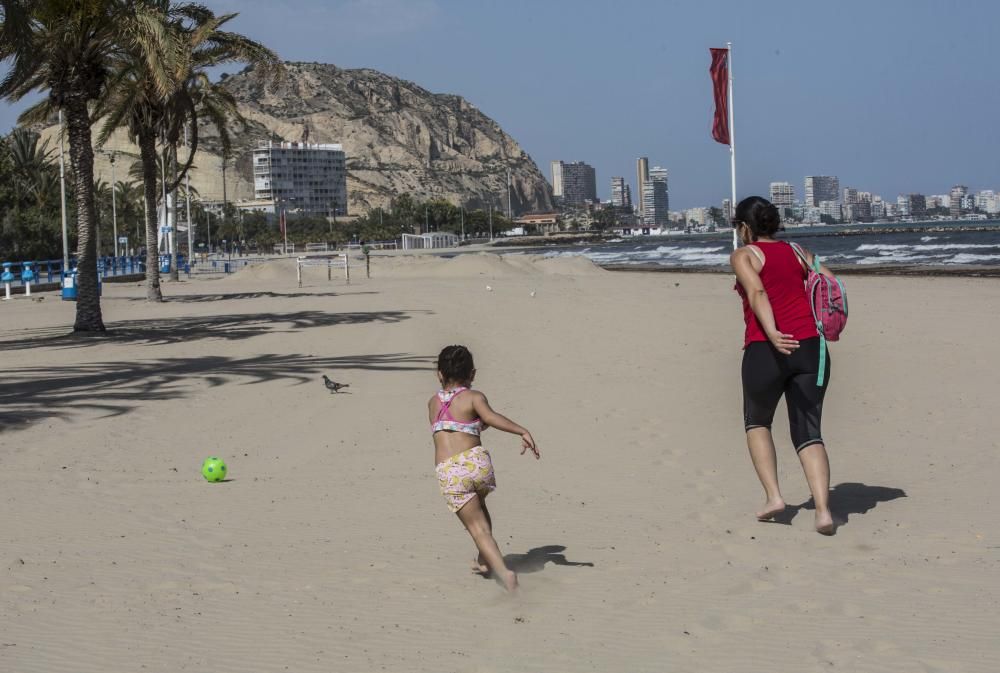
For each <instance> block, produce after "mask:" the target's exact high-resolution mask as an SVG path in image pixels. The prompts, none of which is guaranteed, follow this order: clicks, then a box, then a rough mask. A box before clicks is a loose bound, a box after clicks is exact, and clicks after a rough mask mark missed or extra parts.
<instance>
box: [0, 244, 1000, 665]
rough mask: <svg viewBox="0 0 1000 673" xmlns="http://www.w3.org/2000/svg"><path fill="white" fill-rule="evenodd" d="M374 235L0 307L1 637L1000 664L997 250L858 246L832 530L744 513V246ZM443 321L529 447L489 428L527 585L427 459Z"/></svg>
mask: <svg viewBox="0 0 1000 673" xmlns="http://www.w3.org/2000/svg"><path fill="white" fill-rule="evenodd" d="M396 257H398V256H393V258H392V259H388V258H376V259H375V260H374V263H373V278H372V279H370V280H369V279H365V278H363V273H355V274H354V282H353V283H352V284H351V285H350V286H346V285H345V284H344V282H343V281H342V280H340V279H337V280H334V281H333V282H328V281H327V280H326V271H325V269H316V268H310V269H307V272H306V277H305V281H304V286H303V287H302V288H301V289H300V288H298V287H297V286H296V282H295V274H294V267H293V266H290V265H288V263H285V265H284V267H282V266H281V265H280V264H279V265H275V266H273V267H267V268H265V267H259V268H257V269H251V270H247V271H245V272H242V273H240V274H234V275H233V276H232V277H230V278H227V279H223V280H207V279H198V280H191V281H185V282H181V283H174V284H170V283H167V284H165V286H164V292H165V294H166V295H168V296H169V297H171V301H169V302H167V303H165V304H162V305H149V304H146V303H145V302H144V301H142V297H143V290H142V288H141V287H138V286H136V285H112V284H107V285H105V296H104V302H103V306H104V311H105V319H106V321H107V322H108V325H109V327H111V328H112V329H113V331H112V335H111V336H109V337H107V338H72V337H70V338H66V337H63V336H61V335H63V334H65V330H66V326H68V325H70V324H71V323H72V313H73V306H72V305H71V304H69V303H68V302H61V301H59V300H58V298H57V296H56V295H54V294H51V293H49V294H47V295H46V299H45V300H44V301H43V302H40V303H36V302H30V301H28V300H25V299H17V300H15V301H13V302H8V303H4V304H3V305H0V318H2V321H3V322H2V327H0V357H2V366H0V370H2V375H3V381H4V385H3V388H2V392H0V400H2V406H0V423H2V431H0V442H2V447H0V502H2V504H3V518H2V524H0V539H2V544H0V670H2V671H12V672H17V673H31V672H42V671H44V672H50V671H74V672H78V673H88V672H94V673H97V672H100V673H107V672H112V671H150V672H163V673H168V672H169V673H174V672H176V671H182V670H198V671H213V672H227V671H233V672H241V673H244V672H248V671H283V670H288V671H296V672H303V671H306V672H310V671H316V672H319V671H324V672H325V671H383V670H384V671H405V672H421V671H428V672H431V671H433V672H435V673H439V672H441V671H484V672H486V671H512V672H513V671H518V672H520V671H552V672H565V671H571V672H575V671H699V672H719V673H730V672H734V671H739V672H741V673H742V672H755V671H761V672H764V671H767V672H772V671H796V672H799V671H838V670H847V671H858V672H865V673H868V672H876V673H877V672H881V671H900V672H903V671H907V672H911V671H920V672H941V673H945V672H947V673H955V672H973V671H975V672H982V673H995V672H996V671H998V670H1000V641H998V639H997V636H996V634H997V632H998V629H1000V617H998V600H1000V536H998V533H997V525H996V522H997V520H998V514H1000V507H998V498H997V495H996V489H995V486H994V482H993V478H994V477H995V476H996V474H997V457H996V456H997V437H1000V415H998V414H997V413H996V410H995V407H996V390H997V387H998V383H1000V374H998V371H1000V370H998V368H997V367H996V366H995V348H994V344H995V342H996V337H995V335H996V334H997V333H998V329H1000V313H998V312H997V311H995V310H993V309H994V308H995V307H996V306H998V305H1000V283H998V282H997V281H995V280H992V279H985V280H967V279H913V278H906V279H900V278H856V277H852V278H851V279H849V292H850V299H851V302H852V303H851V306H852V316H851V322H850V324H849V325H848V328H847V330H846V331H845V333H844V339H843V341H842V342H840V343H838V344H835V345H834V347H833V382H832V385H831V389H830V394H829V395H828V397H827V405H826V417H825V428H824V430H825V432H824V434H825V435H826V438H827V440H828V443H829V449H830V454H831V460H832V464H833V480H832V483H833V485H834V494H833V507H834V510H835V512H836V513H837V514H838V516H839V517H840V518H842V519H844V520H846V522H845V524H844V525H843V526H842V527H840V528H839V530H838V532H837V535H836V536H834V537H832V538H826V537H822V536H820V535H817V534H816V533H814V532H813V530H812V511H811V510H809V509H807V508H802V509H800V508H798V507H793V508H792V509H791V510H790V512H789V514H790V515H794V516H792V517H791V518H790V521H788V523H787V524H778V523H771V524H763V523H757V522H756V521H755V520H754V518H753V516H752V512H753V511H754V509H755V508H757V507H758V506H760V505H761V503H762V500H763V498H762V493H761V490H760V487H759V484H758V482H757V480H756V478H755V476H754V474H753V471H752V468H751V465H750V462H749V459H748V457H747V455H746V449H745V445H744V440H743V433H742V426H741V422H742V419H741V405H740V390H739V361H740V355H741V353H740V350H739V346H740V343H741V324H742V323H741V316H740V312H739V305H738V302H737V299H736V297H735V295H734V293H733V292H732V289H731V284H732V280H731V278H729V277H727V276H725V275H721V274H705V275H690V274H676V275H675V274H664V273H658V274H618V273H610V272H603V271H601V270H599V269H595V268H593V267H592V266H588V264H587V263H586V262H584V261H583V260H560V259H553V260H544V259H533V258H528V257H526V256H520V257H518V256H505V257H497V256H485V255H484V256H478V257H468V258H465V259H462V258H458V259H455V260H436V259H432V258H400V259H396ZM358 268H359V269H360V266H359V267H358ZM486 285H489V286H490V287H491V288H492V291H488V290H486ZM531 292H535V293H536V294H535V296H534V297H531V296H530V293H531ZM449 343H465V344H467V345H468V346H469V347H470V348H471V349H472V350H473V352H474V353H475V355H476V360H477V366H478V369H479V379H478V381H477V385H478V386H479V387H480V388H481V389H483V390H484V391H485V392H486V393H487V394H488V395H489V397H490V400H491V401H492V402H493V404H494V406H495V407H496V408H497V409H498V410H500V411H502V412H504V413H507V414H508V415H510V416H511V417H513V418H514V419H516V420H518V421H519V422H521V423H523V424H524V425H526V426H527V427H528V428H530V429H531V431H532V432H533V433H534V435H535V437H536V439H537V440H538V442H539V446H540V448H541V451H542V459H541V460H540V461H537V462H536V461H534V460H533V459H529V458H527V457H524V456H520V455H518V442H517V439H516V438H515V437H512V436H509V435H501V434H498V433H497V432H496V431H490V432H488V433H487V434H486V435H485V438H484V443H485V444H486V445H487V446H488V447H490V448H491V450H492V452H493V455H494V461H495V464H496V469H497V478H498V482H499V490H498V491H497V492H496V493H495V494H494V495H492V496H491V497H490V508H491V510H492V512H493V515H494V518H495V525H496V533H497V538H498V541H499V543H500V545H501V548H502V550H503V551H504V553H505V554H508V555H509V556H508V558H509V560H510V562H511V563H512V565H514V566H515V567H516V568H517V569H518V570H519V571H520V573H521V583H522V586H523V590H522V592H521V593H520V595H519V596H517V597H513V598H512V597H508V596H506V595H504V594H503V592H502V591H501V590H500V589H499V587H498V586H497V585H496V584H494V583H493V582H492V581H490V580H484V579H481V578H479V577H477V576H475V575H472V574H470V573H469V571H468V566H469V562H470V560H471V559H472V556H473V546H472V543H471V541H470V540H469V538H468V536H467V534H466V533H465V532H464V531H463V530H462V529H461V527H460V525H459V523H458V522H457V520H456V519H455V517H454V515H452V514H450V513H449V512H448V511H447V509H446V508H445V506H444V503H443V500H442V499H441V497H440V496H439V494H438V492H437V484H436V482H435V480H434V477H433V464H432V463H433V450H432V448H431V443H430V437H429V434H428V432H427V427H426V418H425V401H426V399H427V398H428V397H429V396H430V395H431V394H432V392H433V390H434V389H435V384H436V381H435V378H434V374H433V371H432V369H431V367H432V361H433V358H434V356H435V355H436V354H437V351H438V350H439V349H440V347H441V346H443V345H446V344H449ZM322 373H326V374H328V375H330V376H331V378H333V379H335V380H338V381H343V382H347V383H350V385H351V387H350V388H349V389H348V392H349V393H350V394H346V393H343V394H339V395H331V394H329V393H328V392H327V391H326V390H325V389H324V387H323V385H322V382H321V381H320V378H319V377H320V374H322ZM784 423H785V420H784V415H783V412H779V418H778V420H777V421H776V428H778V432H777V434H776V436H777V440H778V447H779V461H780V474H781V477H782V483H783V489H784V493H785V496H786V498H788V500H789V501H790V503H792V504H793V505H797V506H798V505H805V504H807V503H808V500H809V498H808V490H807V488H806V484H805V481H804V479H803V477H802V474H801V470H800V468H799V466H798V464H797V461H796V459H795V455H794V452H793V450H792V449H791V446H790V441H789V439H788V436H787V431H785V430H784V429H783V428H784ZM209 455H218V456H220V457H222V458H224V459H225V460H226V461H227V462H228V464H229V469H230V476H231V481H229V482H227V483H222V484H208V483H206V482H205V481H204V480H202V478H201V476H200V473H199V468H200V464H201V461H202V460H203V459H204V458H205V457H206V456H209Z"/></svg>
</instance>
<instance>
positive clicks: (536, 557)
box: [503, 544, 594, 573]
mask: <svg viewBox="0 0 1000 673" xmlns="http://www.w3.org/2000/svg"><path fill="white" fill-rule="evenodd" d="M564 551H566V547H564V546H562V545H558V544H551V545H546V546H544V547H535V548H534V549H532V550H530V551H528V553H527V554H507V555H505V556H504V557H503V560H504V563H506V564H507V567H508V568H510V569H511V570H513V571H514V572H516V573H537V572H539V571H541V570H542V569H543V568H544V567H545V564H546V563H553V564H555V565H557V566H578V567H586V568H593V567H594V564H593V563H588V562H586V561H568V560H566V556H565V555H564V554H562V553H561V552H564Z"/></svg>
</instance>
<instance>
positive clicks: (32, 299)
mask: <svg viewBox="0 0 1000 673" xmlns="http://www.w3.org/2000/svg"><path fill="white" fill-rule="evenodd" d="M31 301H39V302H40V301H45V297H32V298H31Z"/></svg>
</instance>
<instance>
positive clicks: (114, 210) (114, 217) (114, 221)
mask: <svg viewBox="0 0 1000 673" xmlns="http://www.w3.org/2000/svg"><path fill="white" fill-rule="evenodd" d="M98 151H99V152H100V153H101V154H106V155H108V161H110V162H111V233H112V234H113V235H114V238H115V241H114V243H115V257H117V256H118V198H117V197H116V196H115V192H116V191H117V189H118V183H117V182H116V181H115V157H116V152H115V151H114V150H98Z"/></svg>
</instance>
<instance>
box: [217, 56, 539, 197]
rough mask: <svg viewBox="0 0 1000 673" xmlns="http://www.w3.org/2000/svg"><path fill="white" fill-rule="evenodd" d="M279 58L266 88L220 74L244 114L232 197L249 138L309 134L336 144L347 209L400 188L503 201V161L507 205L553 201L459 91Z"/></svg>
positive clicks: (247, 178)
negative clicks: (277, 74)
mask: <svg viewBox="0 0 1000 673" xmlns="http://www.w3.org/2000/svg"><path fill="white" fill-rule="evenodd" d="M286 68H287V75H286V77H285V80H284V82H283V83H282V84H280V85H278V86H277V87H274V88H265V87H263V86H262V85H261V84H260V83H259V82H258V81H257V80H256V78H254V77H253V76H252V73H250V72H243V73H241V74H239V75H234V76H232V77H229V78H227V79H226V80H225V86H226V87H227V88H229V90H230V91H232V92H233V94H234V95H235V97H236V98H237V100H238V101H239V105H240V110H241V112H242V113H243V115H244V116H245V117H246V118H247V120H248V122H249V127H248V129H247V130H246V131H245V132H240V133H238V134H236V137H237V143H238V146H239V150H238V151H237V152H236V170H235V172H236V174H237V175H236V176H234V177H236V178H237V179H238V180H239V182H240V183H242V184H240V185H239V187H240V188H239V189H236V190H235V191H236V193H237V196H238V197H244V198H245V197H247V196H249V194H246V193H244V192H247V191H248V190H250V189H252V187H251V185H252V176H251V173H250V162H249V151H250V150H251V149H252V148H253V147H254V146H255V145H256V144H257V143H259V142H261V141H266V140H268V139H272V140H279V139H280V140H284V141H301V140H303V139H304V138H308V141H309V142H314V143H341V144H342V145H343V146H344V150H345V152H346V154H347V166H348V180H347V190H348V195H349V196H348V198H349V203H348V211H349V213H350V214H354V215H359V214H363V213H364V212H366V211H367V210H369V209H371V208H374V207H377V206H387V205H388V204H389V201H390V200H391V199H392V197H393V196H395V195H397V194H402V193H407V192H408V193H410V194H412V195H414V196H418V197H439V198H444V199H448V200H449V201H452V202H453V203H455V204H463V205H465V206H467V207H480V206H486V205H488V204H493V205H494V206H495V207H499V208H501V209H502V210H506V207H507V171H508V169H509V170H510V173H511V184H512V189H511V198H512V201H513V207H514V212H515V213H523V212H529V211H538V210H547V209H551V208H552V192H551V188H550V186H549V185H548V183H547V182H546V180H545V178H544V177H543V176H542V173H541V172H540V171H539V169H538V166H536V165H535V162H534V161H532V159H531V157H530V156H528V154H527V153H526V152H525V151H524V150H523V149H521V147H520V146H519V145H518V144H517V142H516V141H515V140H514V139H513V138H511V137H510V136H509V135H507V134H506V133H504V131H503V129H501V128H500V126H499V125H498V124H497V123H496V122H495V121H493V120H492V119H490V118H489V117H487V116H486V115H485V114H483V113H482V112H480V111H479V110H478V109H477V108H476V107H475V106H474V105H472V104H471V103H469V102H468V101H466V100H465V99H463V98H461V97H460V96H454V95H449V94H434V93H431V92H429V91H427V90H426V89H423V88H421V87H419V86H417V85H416V84H413V83H412V82H407V81H404V80H401V79H398V78H395V77H390V76H389V75H386V74H383V73H381V72H377V71H375V70H368V69H364V70H344V69H341V68H337V67H336V66H332V65H324V64H318V63H288V64H286ZM203 140H204V144H203V149H205V150H209V151H213V150H215V151H217V149H218V143H217V142H213V138H212V137H211V135H210V131H209V129H208V128H205V129H203ZM216 161H217V159H216ZM198 163H199V164H202V165H205V164H206V163H207V164H209V165H211V164H212V163H214V162H213V161H212V160H210V159H209V160H207V161H206V160H201V159H199V160H198ZM215 165H216V166H217V165H218V164H215ZM216 171H217V169H216ZM206 187H207V185H206ZM230 189H232V187H231V186H230ZM211 191H216V190H211Z"/></svg>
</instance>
